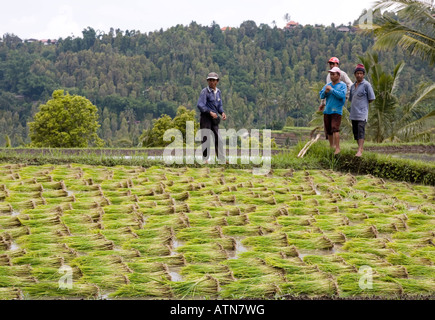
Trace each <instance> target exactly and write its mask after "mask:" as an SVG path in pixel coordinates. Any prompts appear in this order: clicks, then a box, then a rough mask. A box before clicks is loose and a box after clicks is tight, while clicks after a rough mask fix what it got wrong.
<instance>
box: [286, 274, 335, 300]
mask: <svg viewBox="0 0 435 320" xmlns="http://www.w3.org/2000/svg"><path fill="white" fill-rule="evenodd" d="M279 288H280V290H281V295H282V296H285V297H289V296H290V297H300V296H308V297H321V296H327V297H332V296H335V295H337V294H338V286H337V283H336V282H335V280H334V279H332V278H325V279H316V280H311V281H310V280H308V281H307V280H302V281H290V282H285V283H280V284H279Z"/></svg>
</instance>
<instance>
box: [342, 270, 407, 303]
mask: <svg viewBox="0 0 435 320" xmlns="http://www.w3.org/2000/svg"><path fill="white" fill-rule="evenodd" d="M361 277H362V275H361V274H358V273H349V274H344V275H341V276H338V277H337V284H338V288H339V292H340V297H355V296H359V297H381V298H385V297H391V296H400V295H401V294H403V287H402V286H401V285H400V283H398V282H397V281H395V280H393V279H392V278H389V277H382V276H379V275H377V274H373V278H372V285H371V287H368V286H360V281H361V279H362V278H361ZM363 281H364V284H365V285H368V284H367V283H366V282H367V281H365V280H364V279H363Z"/></svg>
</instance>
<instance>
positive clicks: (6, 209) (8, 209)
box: [0, 202, 14, 214]
mask: <svg viewBox="0 0 435 320" xmlns="http://www.w3.org/2000/svg"><path fill="white" fill-rule="evenodd" d="M12 211H14V209H13V208H12V206H11V204H10V203H1V202H0V214H5V213H12Z"/></svg>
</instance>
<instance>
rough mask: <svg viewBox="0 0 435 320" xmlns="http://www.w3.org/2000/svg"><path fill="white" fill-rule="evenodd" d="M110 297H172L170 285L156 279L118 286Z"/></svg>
mask: <svg viewBox="0 0 435 320" xmlns="http://www.w3.org/2000/svg"><path fill="white" fill-rule="evenodd" d="M109 297H110V298H161V299H167V298H172V297H173V294H172V291H171V287H170V286H169V285H167V284H164V283H162V282H160V281H159V282H157V281H151V282H148V283H146V284H139V283H130V284H128V285H124V286H121V287H119V288H118V289H117V290H116V291H115V292H113V293H110V294H109Z"/></svg>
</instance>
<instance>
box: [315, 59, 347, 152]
mask: <svg viewBox="0 0 435 320" xmlns="http://www.w3.org/2000/svg"><path fill="white" fill-rule="evenodd" d="M328 72H329V73H330V75H331V82H329V83H328V84H326V85H325V86H324V87H323V89H322V90H321V91H320V99H325V98H326V106H323V105H320V107H319V111H323V124H324V127H325V135H326V137H328V140H329V145H330V146H331V148H335V152H334V154H339V153H340V124H341V115H342V114H343V106H344V103H345V102H346V92H347V86H346V84H345V83H344V82H343V81H340V73H341V70H340V68H338V67H333V68H332V69H331V70H329V71H328Z"/></svg>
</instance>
